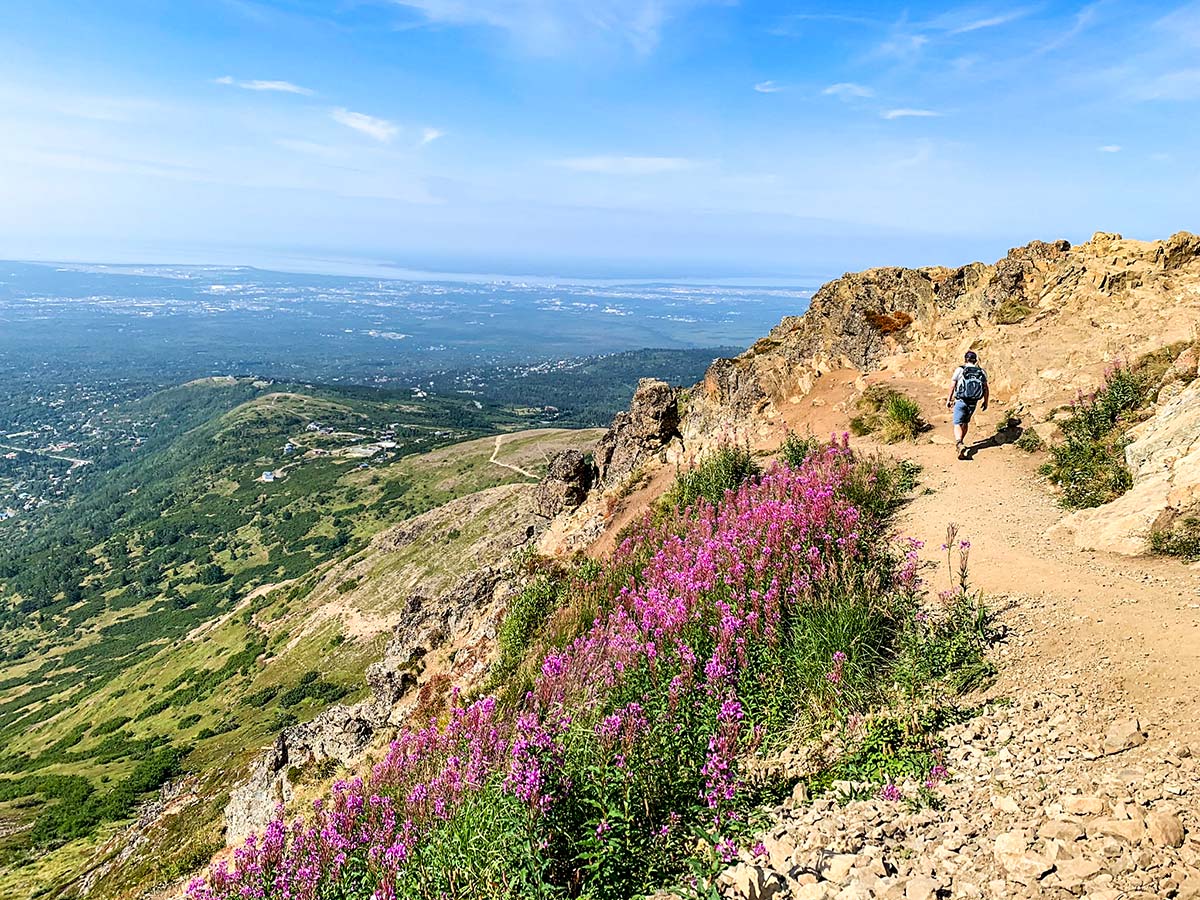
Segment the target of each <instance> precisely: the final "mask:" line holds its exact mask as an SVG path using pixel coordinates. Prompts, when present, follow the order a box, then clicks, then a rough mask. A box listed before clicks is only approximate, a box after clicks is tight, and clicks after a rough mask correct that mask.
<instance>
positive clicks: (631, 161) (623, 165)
mask: <svg viewBox="0 0 1200 900" xmlns="http://www.w3.org/2000/svg"><path fill="white" fill-rule="evenodd" d="M555 165H557V166H561V167H562V168H564V169H570V170H571V171H573V172H591V173H596V174H601V175H662V174H664V173H666V172H681V171H683V170H685V169H691V168H693V167H694V166H695V165H696V163H695V161H694V160H690V159H685V158H684V157H680V156H577V157H573V158H571V159H561V160H558V161H557V162H555Z"/></svg>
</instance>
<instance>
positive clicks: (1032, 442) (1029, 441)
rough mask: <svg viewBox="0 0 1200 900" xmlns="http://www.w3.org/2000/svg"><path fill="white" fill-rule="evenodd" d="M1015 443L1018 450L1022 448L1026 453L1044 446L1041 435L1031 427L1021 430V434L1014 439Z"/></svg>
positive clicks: (1036, 450) (1033, 451)
mask: <svg viewBox="0 0 1200 900" xmlns="http://www.w3.org/2000/svg"><path fill="white" fill-rule="evenodd" d="M1016 445H1017V449H1018V450H1024V451H1025V452H1026V453H1037V452H1038V451H1039V450H1043V449H1045V446H1046V445H1045V444H1044V443H1043V442H1042V436H1041V435H1040V434H1038V433H1037V432H1036V431H1034V430H1033V429H1032V428H1026V429H1025V430H1024V431H1022V432H1021V436H1020V437H1019V438H1017V440H1016Z"/></svg>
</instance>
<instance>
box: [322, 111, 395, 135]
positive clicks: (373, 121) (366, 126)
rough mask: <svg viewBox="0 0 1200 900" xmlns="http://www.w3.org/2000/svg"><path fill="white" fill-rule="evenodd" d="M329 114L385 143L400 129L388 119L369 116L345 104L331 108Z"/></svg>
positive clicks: (349, 126)
mask: <svg viewBox="0 0 1200 900" xmlns="http://www.w3.org/2000/svg"><path fill="white" fill-rule="evenodd" d="M329 115H330V116H331V117H332V118H333V121H335V122H338V123H340V124H342V125H345V126H346V127H347V128H353V129H354V130H355V131H359V132H362V133H363V134H365V135H366V136H367V137H371V138H374V139H375V140H377V141H381V142H382V143H385V144H386V143H387V142H388V141H390V140H391V139H392V138H394V137H395V136H396V133H397V132H398V131H399V130H400V129H399V128H397V127H396V125H395V124H393V123H392V122H389V121H388V120H387V119H378V118H376V117H375V116H368V115H367V114H366V113H360V112H353V111H351V110H349V109H346V108H345V107H343V106H339V107H337V108H336V109H333V110H331V111H330V113H329Z"/></svg>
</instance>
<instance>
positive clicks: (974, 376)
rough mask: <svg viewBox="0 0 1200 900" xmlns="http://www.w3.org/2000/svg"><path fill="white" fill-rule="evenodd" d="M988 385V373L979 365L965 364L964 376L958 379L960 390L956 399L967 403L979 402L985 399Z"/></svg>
mask: <svg viewBox="0 0 1200 900" xmlns="http://www.w3.org/2000/svg"><path fill="white" fill-rule="evenodd" d="M986 386H987V375H986V374H984V371H983V369H981V368H980V367H979V366H963V371H962V376H961V377H960V378H959V379H958V390H957V391H956V392H955V394H954V396H955V399H958V400H964V401H966V402H967V403H978V402H979V401H980V400H982V399H983V392H984V389H985V388H986Z"/></svg>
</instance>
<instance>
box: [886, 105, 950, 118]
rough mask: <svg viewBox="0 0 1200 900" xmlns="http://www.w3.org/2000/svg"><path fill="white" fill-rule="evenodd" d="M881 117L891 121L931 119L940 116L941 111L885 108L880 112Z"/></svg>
mask: <svg viewBox="0 0 1200 900" xmlns="http://www.w3.org/2000/svg"><path fill="white" fill-rule="evenodd" d="M879 115H880V117H881V118H884V119H887V120H888V121H891V120H892V119H932V118H940V117H941V115H942V114H941V113H940V112H936V111H935V110H932V109H909V108H901V109H885V110H884V111H883V112H881V113H880V114H879Z"/></svg>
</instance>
